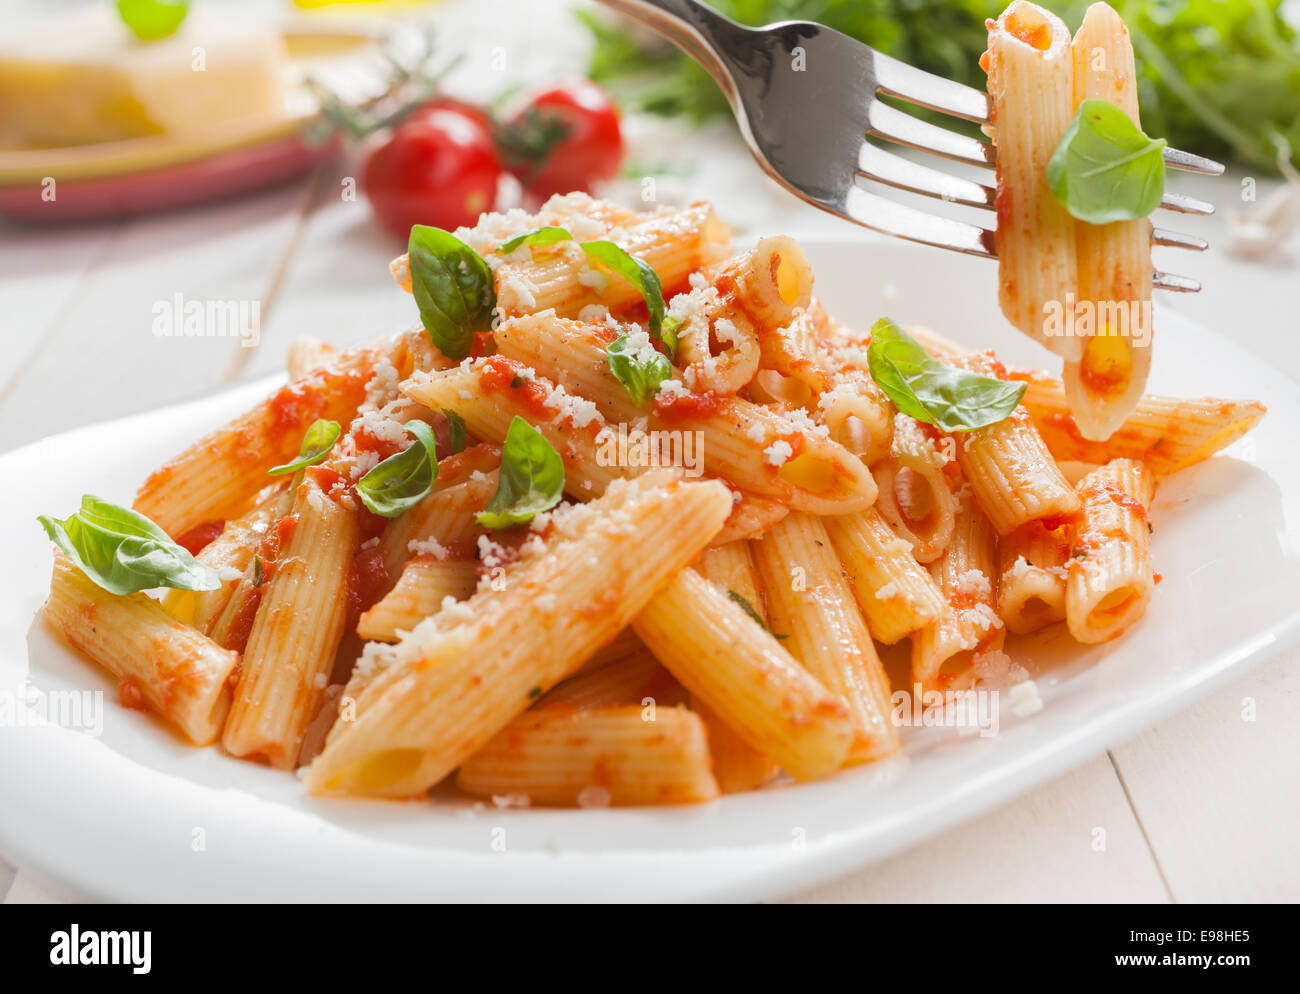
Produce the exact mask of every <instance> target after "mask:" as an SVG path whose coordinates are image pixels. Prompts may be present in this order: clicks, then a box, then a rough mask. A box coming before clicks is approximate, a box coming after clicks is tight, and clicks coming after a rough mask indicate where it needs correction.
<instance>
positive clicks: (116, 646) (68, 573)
mask: <svg viewBox="0 0 1300 994" xmlns="http://www.w3.org/2000/svg"><path fill="white" fill-rule="evenodd" d="M43 613H44V615H45V618H46V620H47V621H48V622H49V623H50V624H51V625H52V626H53V627H54V629H55V630H56V631H58V633H59V634H60V635H62V636H63V638H64V639H65V640H66V641H67V642H68V644H69V645H71V646H72V647H73V648H75V649H77V650H78V651H80V652H82V653H84V654H85V655H86V656H88V657H89V658H90V659H92V660H94V661H95V662H96V663H98V664H99V665H100V666H102V667H104V669H106V670H108V671H109V672H110V673H112V674H113V675H114V676H115V677H117V678H118V680H120V681H121V682H120V683H119V684H118V693H119V695H120V696H121V698H122V703H123V705H125V706H126V707H130V708H138V709H141V710H148V711H152V712H154V713H155V714H157V715H158V716H159V717H161V718H162V719H164V720H165V721H167V722H168V723H169V724H171V725H173V726H175V727H176V728H177V729H179V730H180V731H181V733H182V734H184V735H185V737H186V738H188V739H189V740H190V741H191V742H193V743H195V744H196V745H208V744H210V743H212V742H215V741H216V739H217V736H218V735H220V734H221V724H222V722H223V721H225V718H226V712H227V709H228V708H229V707H230V681H231V676H232V675H233V674H234V672H235V668H236V666H237V665H238V663H239V653H237V652H230V651H228V650H226V649H223V648H221V647H220V646H219V645H217V644H216V643H215V642H213V641H212V640H211V639H209V638H207V637H205V636H204V635H202V634H201V633H200V632H197V631H195V630H194V629H193V628H191V627H190V626H189V625H186V624H182V623H181V622H179V621H177V620H176V619H175V618H174V617H172V616H171V615H170V614H168V613H167V612H166V611H165V610H164V609H163V607H162V605H161V604H159V603H158V602H157V601H155V600H153V599H152V598H150V597H148V596H146V595H145V594H142V593H141V594H128V595H126V596H125V597H118V596H116V595H114V594H110V593H108V591H106V590H104V589H103V588H101V587H99V586H98V585H97V584H96V583H95V582H94V581H93V580H91V579H90V578H89V577H88V576H86V574H85V573H83V572H81V570H80V569H78V568H77V567H76V566H75V565H74V564H73V562H72V560H71V559H69V558H68V557H67V556H65V555H63V554H62V553H56V554H55V556H54V577H53V581H52V582H51V584H50V596H49V599H48V600H46V602H45V607H44V608H43Z"/></svg>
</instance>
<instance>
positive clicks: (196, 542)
mask: <svg viewBox="0 0 1300 994" xmlns="http://www.w3.org/2000/svg"><path fill="white" fill-rule="evenodd" d="M225 527H226V523H225V521H223V520H221V519H219V518H218V519H213V520H212V521H204V522H201V523H200V524H197V525H195V526H194V527H193V528H191V529H190V530H189V531H187V532H185V534H183V535H181V536H180V537H179V538H178V539H176V544H177V545H179V546H181V547H183V548H184V549H185V551H186V552H188V553H189V554H190V555H191V556H197V555H198V554H199V553H200V552H202V551H203V550H204V549H206V548H207V547H208V546H209V545H211V544H212V542H213V541H214V540H215V539H216V538H217V536H219V535H220V534H221V533H222V532H223V531H224V530H225Z"/></svg>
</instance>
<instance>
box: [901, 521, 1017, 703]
mask: <svg viewBox="0 0 1300 994" xmlns="http://www.w3.org/2000/svg"><path fill="white" fill-rule="evenodd" d="M995 543H996V537H995V533H994V531H993V527H992V526H991V525H990V524H989V521H988V519H987V518H986V517H985V516H984V514H983V513H982V512H981V511H980V509H979V507H978V506H977V505H976V504H975V503H974V502H973V501H970V500H964V501H961V502H960V503H959V505H958V509H957V518H956V525H955V527H954V528H953V533H952V541H951V542H949V543H948V547H947V548H946V549H944V551H943V555H942V556H941V557H940V558H939V560H938V561H937V562H935V563H933V564H932V565H931V566H930V574H931V576H933V577H934V580H935V583H936V584H938V587H939V591H940V592H941V593H942V594H943V597H944V600H945V602H946V604H947V607H946V610H944V612H943V614H941V615H940V616H939V618H938V619H937V620H935V621H934V622H931V623H930V624H928V625H926V626H925V627H924V628H922V629H921V630H920V631H918V632H917V633H916V634H915V635H913V636H912V681H913V683H916V684H920V686H921V688H922V690H923V691H930V690H937V691H956V690H965V689H967V688H969V687H970V686H971V685H972V684H973V683H974V682H975V680H976V679H977V677H978V675H979V665H978V664H979V657H980V656H981V655H982V654H984V653H989V652H994V651H1000V650H1001V648H1002V643H1003V640H1004V638H1005V636H1006V632H1005V629H1004V628H1003V624H1002V619H1001V618H999V617H998V615H997V612H996V611H995V610H994V605H995V604H996V603H997V595H996V591H995V588H994V585H995V584H996V583H997V561H996V549H995Z"/></svg>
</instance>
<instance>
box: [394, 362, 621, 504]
mask: <svg viewBox="0 0 1300 994" xmlns="http://www.w3.org/2000/svg"><path fill="white" fill-rule="evenodd" d="M402 390H403V392H405V393H406V394H407V395H408V396H409V397H411V398H412V399H414V400H416V401H418V402H419V403H421V404H424V405H426V406H427V407H433V408H444V407H445V408H449V409H451V410H454V411H455V412H456V413H457V414H459V415H460V416H461V417H462V418H464V419H465V425H466V427H467V428H468V429H469V431H471V432H472V433H473V434H474V435H475V437H477V438H481V439H484V440H486V441H491V442H495V443H497V444H501V443H503V442H504V441H505V437H506V432H507V431H508V430H509V428H510V422H511V421H512V420H513V419H514V418H516V417H520V418H523V419H524V420H525V421H527V422H528V423H529V424H531V425H532V426H533V427H534V428H536V429H537V430H538V431H540V432H541V433H542V434H543V435H544V436H545V437H546V440H547V441H548V442H550V443H551V445H552V446H553V447H554V448H555V451H556V452H558V453H559V454H560V458H561V460H563V462H564V482H565V490H566V491H567V492H568V493H569V494H570V495H572V496H573V497H576V498H577V499H579V500H590V499H591V498H593V497H596V496H599V495H600V494H602V493H604V492H605V488H606V487H607V486H609V484H610V483H611V482H612V481H614V480H617V479H621V478H622V477H623V476H624V475H625V474H626V475H636V473H637V471H639V470H642V469H644V468H645V467H644V466H639V467H634V468H633V469H632V471H631V472H628V471H627V468H626V467H624V468H620V467H619V466H618V465H617V464H612V463H611V462H610V461H609V460H605V459H601V458H600V456H599V446H600V433H601V430H602V429H603V428H605V419H604V418H602V417H601V416H600V411H599V410H598V409H597V408H596V406H595V405H594V404H592V402H591V401H589V400H587V399H586V398H584V397H580V396H576V395H574V394H572V393H570V392H568V391H567V390H565V389H564V388H563V387H562V386H556V385H555V384H554V383H552V382H550V381H549V380H547V379H544V378H543V377H541V376H538V375H537V373H536V372H534V371H533V369H532V368H531V367H529V366H526V365H524V364H523V363H520V362H516V361H514V360H512V359H510V358H508V357H506V356H504V355H495V356H492V357H490V358H487V359H469V360H466V361H465V362H463V363H461V364H460V365H459V366H456V367H455V368H453V369H447V370H442V371H440V372H435V373H420V374H417V375H415V376H413V377H412V378H411V379H409V380H407V381H405V382H404V383H403V384H402Z"/></svg>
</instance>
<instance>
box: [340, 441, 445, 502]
mask: <svg viewBox="0 0 1300 994" xmlns="http://www.w3.org/2000/svg"><path fill="white" fill-rule="evenodd" d="M406 430H407V431H409V432H410V433H411V434H412V435H414V436H415V441H414V442H412V443H411V445H410V447H409V448H407V449H405V450H403V451H402V452H399V453H397V454H396V455H393V456H389V457H388V458H387V459H385V460H384V461H383V462H381V463H380V464H379V465H378V466H376V467H375V468H374V469H372V470H371V471H370V472H369V473H367V474H366V475H365V476H363V477H362V478H361V479H359V480H358V481H357V496H358V497H360V498H361V503H363V504H365V505H366V507H368V508H370V510H372V511H373V512H374V513H375V514H378V515H379V516H380V517H384V518H395V517H397V516H398V515H399V514H402V513H403V512H405V511H409V510H410V509H411V508H413V507H414V506H415V505H416V504H418V503H419V502H420V501H422V500H423V499H424V498H425V497H426V496H428V493H429V491H430V490H432V489H433V481H434V480H436V479H437V478H438V453H437V448H436V446H435V444H434V440H433V429H431V428H430V427H429V426H428V425H427V424H425V423H424V422H423V421H408V422H406Z"/></svg>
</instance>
